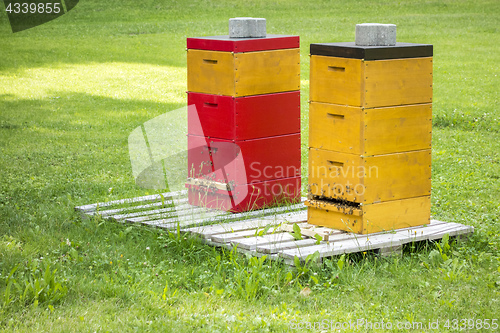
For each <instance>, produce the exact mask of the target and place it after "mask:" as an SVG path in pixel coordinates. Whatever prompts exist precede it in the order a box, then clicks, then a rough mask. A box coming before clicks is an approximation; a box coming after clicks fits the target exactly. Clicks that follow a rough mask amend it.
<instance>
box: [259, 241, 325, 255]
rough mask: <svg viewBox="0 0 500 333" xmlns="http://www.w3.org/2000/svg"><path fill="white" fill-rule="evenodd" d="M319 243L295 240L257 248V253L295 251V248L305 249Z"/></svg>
mask: <svg viewBox="0 0 500 333" xmlns="http://www.w3.org/2000/svg"><path fill="white" fill-rule="evenodd" d="M316 243H317V241H316V240H315V239H311V238H306V239H301V240H293V241H288V242H280V243H270V244H262V245H259V246H257V247H256V251H257V252H261V253H270V254H274V253H278V252H281V251H283V250H288V249H295V248H303V247H306V246H312V245H315V244H316Z"/></svg>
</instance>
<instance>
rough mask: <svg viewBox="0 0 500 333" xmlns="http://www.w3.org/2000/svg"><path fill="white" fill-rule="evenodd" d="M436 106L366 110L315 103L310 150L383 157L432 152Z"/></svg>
mask: <svg viewBox="0 0 500 333" xmlns="http://www.w3.org/2000/svg"><path fill="white" fill-rule="evenodd" d="M431 131H432V105H431V104H416V105H405V106H397V107H388V108H375V109H363V108H360V107H352V106H345V105H337V104H329V103H318V102H311V103H310V107H309V147H313V148H320V149H325V150H334V151H338V152H342V153H350V154H360V155H361V154H362V155H368V156H369V155H380V154H390V153H398V152H406V151H412V150H422V149H429V148H430V147H431V138H432V134H431Z"/></svg>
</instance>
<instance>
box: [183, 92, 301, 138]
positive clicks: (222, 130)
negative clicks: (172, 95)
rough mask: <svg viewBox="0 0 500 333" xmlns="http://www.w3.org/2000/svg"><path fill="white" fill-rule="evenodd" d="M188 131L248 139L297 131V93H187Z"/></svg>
mask: <svg viewBox="0 0 500 333" xmlns="http://www.w3.org/2000/svg"><path fill="white" fill-rule="evenodd" d="M188 105H190V106H191V105H194V106H195V107H190V108H188V134H193V135H200V136H208V137H213V138H220V139H229V140H249V139H256V138H263V137H268V136H277V135H285V134H292V133H299V132H300V92H299V91H292V92H285V93H277V94H266V95H255V96H246V97H237V98H235V97H231V96H219V95H211V94H201V93H191V92H190V93H188Z"/></svg>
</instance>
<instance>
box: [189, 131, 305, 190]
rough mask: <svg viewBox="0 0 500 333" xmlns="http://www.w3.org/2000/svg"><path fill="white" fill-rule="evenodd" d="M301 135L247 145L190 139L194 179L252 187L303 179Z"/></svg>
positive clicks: (283, 136)
mask: <svg viewBox="0 0 500 333" xmlns="http://www.w3.org/2000/svg"><path fill="white" fill-rule="evenodd" d="M300 159H301V156H300V134H299V133H297V134H289V135H281V136H274V137H267V138H260V139H253V140H245V141H231V140H223V139H215V138H210V139H208V138H205V137H201V136H194V135H188V170H189V175H190V176H191V177H196V178H204V179H209V180H213V181H217V182H221V183H231V184H252V183H258V182H262V181H266V180H272V179H280V178H290V177H297V176H300V162H301V160H300Z"/></svg>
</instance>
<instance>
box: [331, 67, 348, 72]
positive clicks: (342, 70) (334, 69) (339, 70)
mask: <svg viewBox="0 0 500 333" xmlns="http://www.w3.org/2000/svg"><path fill="white" fill-rule="evenodd" d="M328 70H329V71H332V72H345V67H339V66H328Z"/></svg>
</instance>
